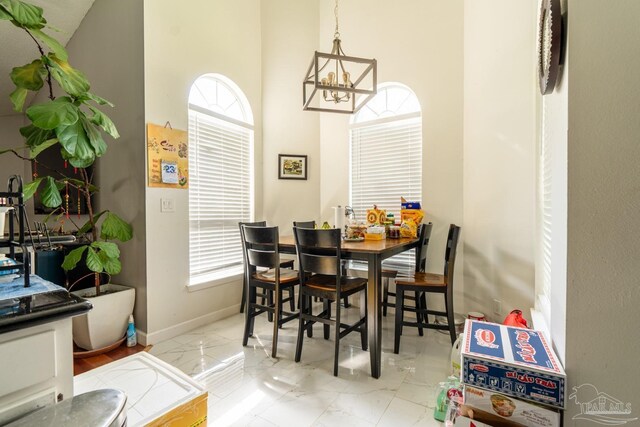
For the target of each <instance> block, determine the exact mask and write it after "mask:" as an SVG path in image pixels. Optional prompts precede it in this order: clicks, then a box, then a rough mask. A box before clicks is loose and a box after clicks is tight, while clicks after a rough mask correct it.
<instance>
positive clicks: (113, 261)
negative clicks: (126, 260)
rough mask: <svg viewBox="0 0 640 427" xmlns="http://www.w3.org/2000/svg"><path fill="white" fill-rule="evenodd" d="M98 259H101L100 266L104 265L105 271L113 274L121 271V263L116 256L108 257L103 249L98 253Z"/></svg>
mask: <svg viewBox="0 0 640 427" xmlns="http://www.w3.org/2000/svg"><path fill="white" fill-rule="evenodd" d="M99 256H100V261H102V266H103V267H104V271H106V272H107V273H109V274H111V275H114V274H119V273H120V272H121V271H122V264H121V263H120V260H119V259H118V258H108V257H107V256H106V255H105V254H104V251H101V252H100V253H99Z"/></svg>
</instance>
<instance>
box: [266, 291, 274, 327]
mask: <svg viewBox="0 0 640 427" xmlns="http://www.w3.org/2000/svg"><path fill="white" fill-rule="evenodd" d="M266 292H267V304H268V305H269V307H273V291H266ZM267 317H268V319H269V322H273V313H271V312H269V313H267Z"/></svg>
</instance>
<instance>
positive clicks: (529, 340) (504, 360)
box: [462, 320, 565, 409]
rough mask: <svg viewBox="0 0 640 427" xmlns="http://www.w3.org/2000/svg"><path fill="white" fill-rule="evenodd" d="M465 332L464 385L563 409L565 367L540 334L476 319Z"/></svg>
mask: <svg viewBox="0 0 640 427" xmlns="http://www.w3.org/2000/svg"><path fill="white" fill-rule="evenodd" d="M464 331H465V332H464V333H465V335H464V336H465V339H464V345H463V348H462V381H463V382H464V383H465V384H470V385H472V386H476V387H481V388H484V389H488V390H495V391H498V392H500V393H503V394H506V395H509V396H514V397H517V398H519V399H524V400H530V401H532V402H538V403H542V404H545V405H549V406H553V407H556V408H561V409H562V408H564V388H565V373H564V369H562V366H561V365H560V362H558V358H557V357H556V355H555V353H554V352H553V350H552V349H551V346H550V345H548V344H547V341H546V340H545V338H544V336H543V335H542V333H540V332H537V331H534V330H531V329H524V328H515V327H512V326H504V325H498V324H496V323H488V322H479V321H475V320H467V321H466V324H465V329H464Z"/></svg>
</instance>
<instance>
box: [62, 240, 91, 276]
mask: <svg viewBox="0 0 640 427" xmlns="http://www.w3.org/2000/svg"><path fill="white" fill-rule="evenodd" d="M88 247H89V246H80V247H79V248H76V249H74V250H72V251H71V252H69V253H68V254H67V256H66V257H64V261H63V262H62V268H63V269H64V270H65V271H69V270H73V269H74V268H76V265H77V264H78V263H79V262H80V260H81V259H82V254H83V253H84V251H86V250H87V248H88Z"/></svg>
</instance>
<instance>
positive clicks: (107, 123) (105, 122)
mask: <svg viewBox="0 0 640 427" xmlns="http://www.w3.org/2000/svg"><path fill="white" fill-rule="evenodd" d="M89 109H90V110H91V111H93V117H91V122H92V123H95V124H96V125H98V126H100V127H101V128H102V130H104V131H105V132H106V133H108V134H109V135H111V137H112V138H114V139H118V138H120V134H119V133H118V130H117V129H116V125H114V124H113V122H112V121H111V119H110V118H109V117H107V115H106V114H104V113H103V112H102V111H100V110H98V109H97V108H94V107H89Z"/></svg>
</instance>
